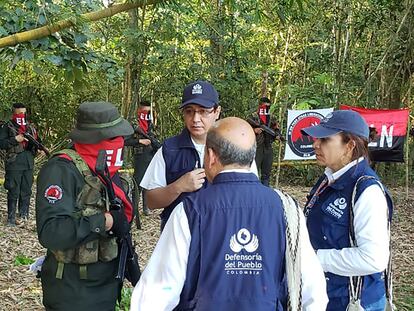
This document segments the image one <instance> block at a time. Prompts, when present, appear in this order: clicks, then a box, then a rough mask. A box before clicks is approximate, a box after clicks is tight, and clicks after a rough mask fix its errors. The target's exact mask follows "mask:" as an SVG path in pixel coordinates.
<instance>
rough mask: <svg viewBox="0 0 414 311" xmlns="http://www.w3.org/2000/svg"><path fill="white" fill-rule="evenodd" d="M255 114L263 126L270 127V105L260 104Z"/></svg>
mask: <svg viewBox="0 0 414 311" xmlns="http://www.w3.org/2000/svg"><path fill="white" fill-rule="evenodd" d="M257 114H258V115H259V119H260V122H261V123H262V124H264V125H267V126H269V125H270V105H267V104H264V103H262V104H260V105H259V107H258V108H257Z"/></svg>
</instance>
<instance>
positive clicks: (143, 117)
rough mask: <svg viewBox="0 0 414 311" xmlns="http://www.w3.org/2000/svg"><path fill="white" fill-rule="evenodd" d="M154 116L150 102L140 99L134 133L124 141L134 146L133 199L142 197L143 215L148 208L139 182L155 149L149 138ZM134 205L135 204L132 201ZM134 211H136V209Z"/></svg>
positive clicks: (147, 213) (154, 121)
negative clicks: (134, 187) (134, 186)
mask: <svg viewBox="0 0 414 311" xmlns="http://www.w3.org/2000/svg"><path fill="white" fill-rule="evenodd" d="M155 117H156V114H155V113H154V111H153V110H152V109H151V103H150V102H149V101H145V100H144V101H142V102H141V103H140V105H139V107H138V109H137V124H136V125H133V127H134V132H135V134H134V136H132V137H130V138H129V139H127V140H126V141H125V145H126V146H133V147H134V180H135V182H136V185H137V189H136V191H135V194H134V200H136V201H137V202H139V199H140V197H142V208H143V211H144V215H147V216H148V215H149V214H150V210H149V208H148V207H147V200H146V198H145V189H144V188H142V187H141V186H140V185H139V184H140V183H141V180H142V177H144V174H145V171H146V170H147V167H148V165H149V164H150V162H151V160H152V157H153V156H154V154H155V152H156V151H157V146H154V143H153V142H152V141H151V139H150V137H152V138H153V139H154V136H153V133H152V131H153V127H154V125H155V123H156V119H155ZM149 135H151V136H149ZM134 206H137V205H136V204H135V203H134ZM136 212H137V213H138V211H136ZM137 219H138V217H137Z"/></svg>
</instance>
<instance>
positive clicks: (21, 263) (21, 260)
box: [14, 255, 34, 266]
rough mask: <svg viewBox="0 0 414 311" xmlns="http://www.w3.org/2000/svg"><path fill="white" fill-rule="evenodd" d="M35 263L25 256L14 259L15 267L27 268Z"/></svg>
mask: <svg viewBox="0 0 414 311" xmlns="http://www.w3.org/2000/svg"><path fill="white" fill-rule="evenodd" d="M32 263H34V260H33V259H32V258H29V257H26V256H23V255H17V256H16V258H15V259H14V265H15V266H27V265H30V264H32Z"/></svg>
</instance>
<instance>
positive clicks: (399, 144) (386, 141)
mask: <svg viewBox="0 0 414 311" xmlns="http://www.w3.org/2000/svg"><path fill="white" fill-rule="evenodd" d="M340 109H342V110H354V111H356V112H358V113H359V114H360V115H361V116H362V117H363V118H364V119H365V121H367V123H368V125H369V127H370V142H369V144H368V147H369V151H370V155H371V160H372V161H376V162H404V142H405V137H406V134H407V124H408V115H409V113H410V111H409V109H408V108H407V109H393V110H382V109H365V108H359V107H352V106H346V105H341V106H340Z"/></svg>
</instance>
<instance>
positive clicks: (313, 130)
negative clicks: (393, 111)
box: [301, 110, 369, 139]
mask: <svg viewBox="0 0 414 311" xmlns="http://www.w3.org/2000/svg"><path fill="white" fill-rule="evenodd" d="M301 132H302V134H304V135H308V136H312V137H315V138H325V137H329V136H332V135H335V134H338V133H341V132H343V133H350V134H354V135H357V136H361V137H363V138H365V139H368V137H369V128H368V124H367V122H365V120H364V118H363V117H361V115H360V114H359V113H358V112H355V111H352V110H337V111H333V112H331V113H329V114H328V115H327V116H326V117H325V118H323V119H322V120H321V123H320V124H318V125H314V126H309V127H305V128H303V129H301Z"/></svg>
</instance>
